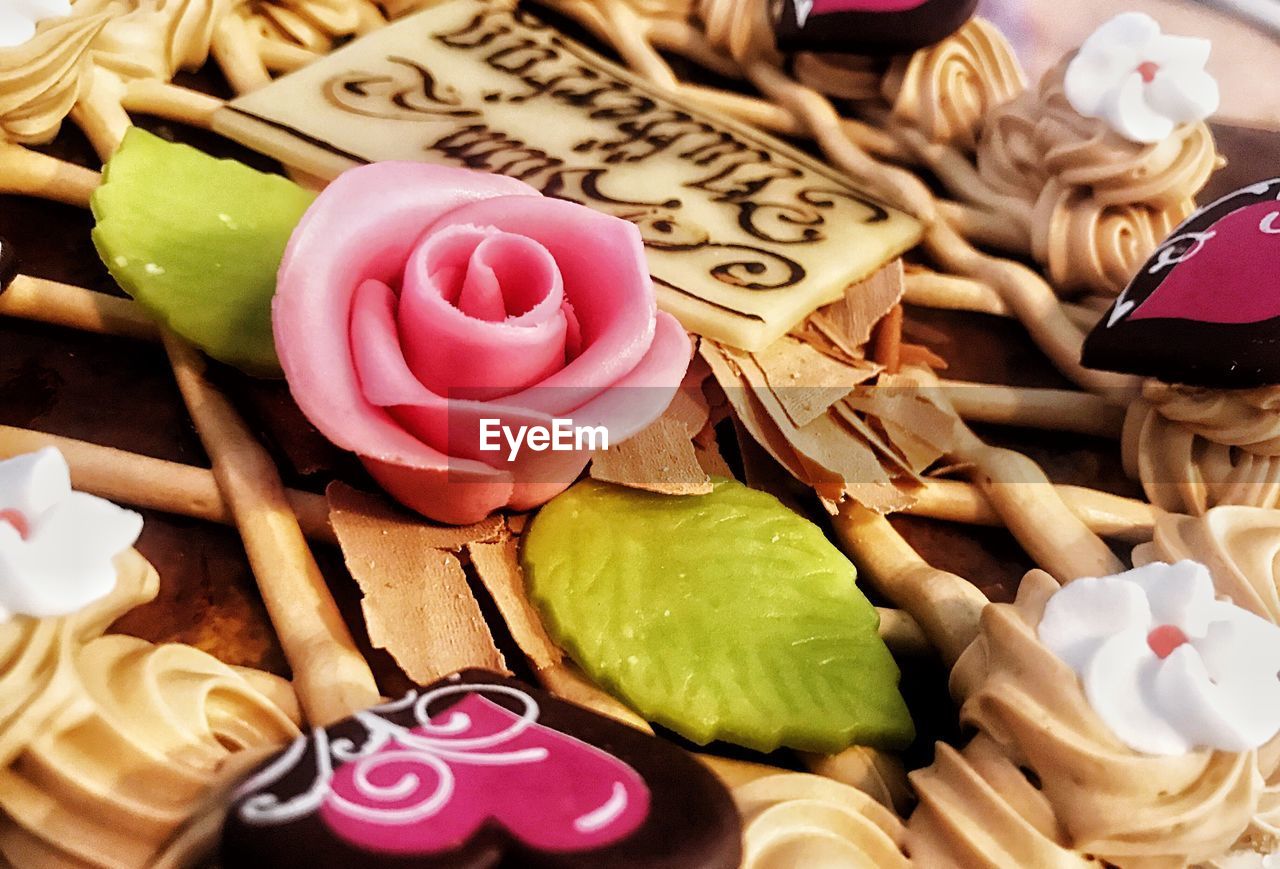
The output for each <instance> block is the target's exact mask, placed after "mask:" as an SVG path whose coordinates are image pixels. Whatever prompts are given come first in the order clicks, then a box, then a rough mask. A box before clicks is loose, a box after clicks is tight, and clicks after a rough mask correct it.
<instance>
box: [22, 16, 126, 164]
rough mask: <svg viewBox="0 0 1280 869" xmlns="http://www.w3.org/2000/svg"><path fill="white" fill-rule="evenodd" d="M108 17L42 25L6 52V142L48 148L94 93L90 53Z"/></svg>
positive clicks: (80, 18)
mask: <svg viewBox="0 0 1280 869" xmlns="http://www.w3.org/2000/svg"><path fill="white" fill-rule="evenodd" d="M106 24H107V16H105V15H101V14H98V15H84V16H75V17H72V18H68V19H49V20H46V21H43V22H41V24H40V25H39V26H38V27H37V30H36V35H35V36H34V37H32V38H31V39H30V40H28V41H27V42H24V43H22V44H21V45H16V46H12V47H8V48H0V139H4V140H7V141H10V142H16V143H18V144H24V145H35V144H42V143H44V142H48V141H50V140H51V139H53V137H54V136H56V135H57V134H58V130H59V129H61V126H62V121H63V120H64V119H65V118H66V117H67V115H68V114H70V112H71V109H72V107H73V106H75V104H76V101H77V100H79V99H80V97H81V96H82V95H83V94H84V92H85V90H86V89H87V87H88V84H89V81H88V78H87V75H88V73H89V72H90V70H91V66H90V55H89V48H90V46H91V45H92V43H93V41H94V39H95V38H96V37H97V35H98V34H99V33H100V32H101V31H102V28H103V27H104V26H106Z"/></svg>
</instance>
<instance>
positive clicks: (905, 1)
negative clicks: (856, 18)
mask: <svg viewBox="0 0 1280 869" xmlns="http://www.w3.org/2000/svg"><path fill="white" fill-rule="evenodd" d="M927 2H928V0H813V11H812V13H811V14H813V15H827V14H829V13H834V12H907V11H909V10H911V9H917V8H919V7H921V6H923V5H924V4H925V3H927Z"/></svg>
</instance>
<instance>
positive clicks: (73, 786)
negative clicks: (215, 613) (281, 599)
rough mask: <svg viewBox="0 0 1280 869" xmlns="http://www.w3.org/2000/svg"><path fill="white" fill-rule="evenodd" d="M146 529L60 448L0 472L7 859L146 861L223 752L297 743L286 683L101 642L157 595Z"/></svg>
mask: <svg viewBox="0 0 1280 869" xmlns="http://www.w3.org/2000/svg"><path fill="white" fill-rule="evenodd" d="M140 528H141V518H140V517H138V516H137V515H136V514H133V513H130V512H129V511H125V510H120V509H119V508H117V507H115V506H114V505H111V504H109V503H108V502H106V501H103V500H102V499H98V498H94V497H92V496H89V495H85V494H83V493H79V492H74V491H72V490H71V489H70V483H69V477H68V471H67V466H66V463H65V462H64V461H62V459H61V456H60V454H59V453H57V451H55V450H51V449H46V450H42V451H40V452H38V453H33V454H30V455H27V456H19V457H17V458H15V459H11V460H9V461H6V462H0V602H2V604H3V609H4V611H3V612H0V863H2V862H3V861H5V860H7V861H8V862H9V863H11V864H13V865H14V866H21V867H32V869H39V867H54V866H57V867H63V866H77V867H81V866H94V867H132V866H145V865H151V862H152V859H153V858H154V857H155V856H156V855H157V854H158V853H160V851H161V850H162V849H163V848H164V846H165V844H166V841H167V840H168V838H169V837H170V836H171V835H172V834H174V833H175V831H177V830H178V829H179V828H180V827H181V826H182V825H183V824H184V823H185V822H186V821H187V820H188V818H189V817H190V815H191V814H192V813H193V812H195V811H196V810H197V809H198V804H199V801H200V798H201V797H202V796H203V795H204V792H205V791H206V789H207V788H209V787H210V786H211V785H212V784H213V782H214V780H215V777H216V774H217V772H218V769H219V767H220V766H221V765H222V763H223V761H224V760H225V759H226V758H227V757H228V756H229V755H230V754H231V753H232V752H235V751H239V750H242V749H248V748H253V747H258V746H271V745H278V744H281V743H284V742H286V741H288V740H289V739H292V738H294V737H295V736H296V735H297V732H298V731H297V726H296V724H295V721H294V718H293V717H291V715H290V714H288V713H286V712H285V711H284V709H282V708H281V706H279V705H277V703H275V702H273V701H272V700H271V699H269V698H268V697H267V696H266V694H264V693H263V691H272V692H278V696H279V698H280V699H281V702H283V703H285V704H286V705H290V700H289V698H290V697H291V694H292V691H291V689H290V688H289V686H288V684H287V683H285V682H283V681H282V680H279V679H275V678H274V677H271V676H268V675H266V674H263V673H255V672H253V671H238V670H235V669H233V668H231V667H228V666H227V665H225V664H223V663H221V662H220V661H218V660H216V659H215V658H212V657H210V656H209V655H207V654H205V653H204V652H201V651H199V650H198V649H195V648H192V647H190V646H183V645H161V646H157V645H153V644H151V643H148V642H146V641H144V640H140V639H136V638H133V637H127V636H103V635H102V634H103V631H105V630H106V629H107V628H108V627H109V626H110V625H111V624H112V623H113V622H114V621H115V620H116V619H117V618H119V617H120V616H122V615H123V614H124V613H126V612H128V611H129V610H131V609H133V608H134V607H136V606H138V605H140V604H143V603H146V602H147V601H149V600H151V599H153V598H154V597H155V595H156V593H157V591H158V589H159V577H158V576H157V575H156V572H155V570H154V568H152V567H151V565H150V564H148V563H147V561H146V560H145V559H144V558H143V557H142V556H141V555H139V554H138V553H137V552H136V551H135V550H133V549H131V548H129V547H130V545H131V544H132V541H133V539H134V538H136V537H137V534H138V531H139V530H140ZM295 717H296V716H295Z"/></svg>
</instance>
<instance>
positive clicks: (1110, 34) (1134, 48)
mask: <svg viewBox="0 0 1280 869" xmlns="http://www.w3.org/2000/svg"><path fill="white" fill-rule="evenodd" d="M1209 50H1210V44H1209V41H1208V40H1207V39H1195V38H1191V37H1183V36H1166V35H1165V34H1163V33H1161V32H1160V25H1159V24H1158V23H1156V21H1155V19H1153V18H1151V16H1149V15H1143V14H1142V13H1140V12H1126V13H1124V14H1123V15H1117V16H1116V17H1115V18H1113V19H1111V20H1110V21H1108V22H1107V23H1106V24H1104V25H1102V26H1101V27H1100V28H1098V30H1097V31H1095V32H1094V34H1093V35H1092V36H1090V37H1089V38H1088V39H1087V40H1085V43H1084V45H1082V46H1081V47H1080V51H1079V53H1077V54H1076V56H1075V58H1073V59H1072V61H1071V63H1070V64H1068V66H1067V74H1066V79H1065V81H1064V82H1063V88H1064V91H1065V93H1066V96H1067V101H1068V102H1070V103H1071V106H1072V108H1074V109H1075V110H1076V111H1077V112H1079V113H1080V114H1082V115H1084V116H1085V117H1087V118H1102V119H1103V120H1104V121H1106V122H1107V124H1108V125H1109V126H1110V127H1111V128H1112V129H1113V130H1115V131H1116V132H1117V133H1119V134H1120V135H1121V136H1124V137H1125V138H1126V139H1128V140H1130V141H1132V142H1138V143H1142V144H1151V143H1155V142H1160V141H1163V140H1164V139H1166V138H1168V137H1169V135H1170V134H1172V133H1173V131H1174V129H1176V128H1177V127H1178V126H1179V125H1181V124H1193V123H1198V122H1200V121H1203V120H1204V119H1205V118H1207V117H1209V116H1210V115H1212V114H1213V113H1214V112H1216V111H1217V110H1218V102H1219V94H1218V83H1217V82H1216V81H1215V80H1214V79H1213V76H1211V75H1209V74H1208V73H1207V72H1205V69H1204V66H1205V63H1206V62H1207V61H1208V60H1209Z"/></svg>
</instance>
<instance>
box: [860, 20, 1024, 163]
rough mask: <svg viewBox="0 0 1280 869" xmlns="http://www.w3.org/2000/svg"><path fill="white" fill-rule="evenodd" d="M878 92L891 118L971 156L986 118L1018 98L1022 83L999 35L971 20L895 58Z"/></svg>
mask: <svg viewBox="0 0 1280 869" xmlns="http://www.w3.org/2000/svg"><path fill="white" fill-rule="evenodd" d="M881 87H882V92H883V95H884V98H885V100H887V101H888V102H889V104H890V105H891V106H893V116H894V117H895V118H896V119H898V120H901V121H905V122H906V123H908V124H909V125H911V126H913V127H915V128H916V129H918V130H919V131H920V132H922V133H924V134H925V135H926V136H927V137H928V138H929V139H930V140H932V141H934V142H945V143H947V144H950V145H954V146H956V147H958V148H961V149H963V150H965V151H973V150H974V148H976V147H977V144H978V137H979V136H980V134H981V132H982V125H983V122H984V120H985V119H986V117H987V116H988V115H989V114H990V113H991V111H992V110H993V109H995V108H996V107H997V106H1000V105H1003V104H1004V103H1006V102H1008V101H1009V100H1012V99H1014V98H1015V97H1017V96H1018V95H1019V94H1020V93H1022V91H1023V90H1024V89H1025V88H1026V79H1025V78H1023V75H1022V67H1021V65H1020V64H1019V63H1018V59H1017V57H1016V56H1015V55H1014V53H1013V47H1012V46H1011V45H1009V41H1008V40H1007V39H1005V38H1004V35H1003V34H1001V33H1000V31H999V30H997V29H996V27H995V26H994V25H992V24H991V23H989V22H987V21H984V20H983V19H981V18H973V19H970V20H969V21H968V23H966V24H965V25H964V26H963V27H961V28H960V29H959V30H958V31H956V32H955V33H953V34H952V35H951V36H949V37H947V38H946V39H944V40H942V41H941V42H939V43H938V44H936V45H932V46H929V47H928V48H922V49H920V50H919V51H917V52H916V53H915V54H911V55H905V56H901V57H897V58H895V59H894V61H893V63H892V64H891V65H890V67H889V71H888V73H887V74H886V75H885V77H884V80H883V82H882V84H881Z"/></svg>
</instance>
